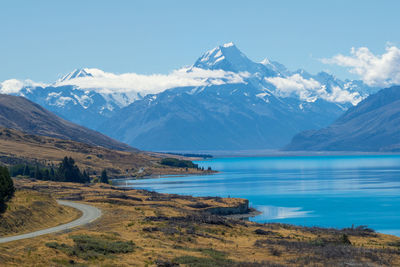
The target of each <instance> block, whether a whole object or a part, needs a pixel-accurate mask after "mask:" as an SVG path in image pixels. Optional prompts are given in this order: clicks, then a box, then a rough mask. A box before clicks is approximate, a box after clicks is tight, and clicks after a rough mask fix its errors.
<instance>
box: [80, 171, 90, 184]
mask: <svg viewBox="0 0 400 267" xmlns="http://www.w3.org/2000/svg"><path fill="white" fill-rule="evenodd" d="M82 179H83V181H84V182H85V183H90V177H89V175H88V174H87V172H86V171H85V170H84V171H83V174H82Z"/></svg>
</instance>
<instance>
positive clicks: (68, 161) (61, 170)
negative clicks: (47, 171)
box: [56, 157, 87, 183]
mask: <svg viewBox="0 0 400 267" xmlns="http://www.w3.org/2000/svg"><path fill="white" fill-rule="evenodd" d="M56 180H57V181H61V182H75V183H85V182H87V181H85V180H84V179H83V177H82V173H81V171H80V170H79V168H78V166H77V165H76V164H75V161H74V160H73V158H71V157H69V158H68V157H64V159H63V161H62V162H61V163H60V165H59V166H58V170H57V175H56Z"/></svg>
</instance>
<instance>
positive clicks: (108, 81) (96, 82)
mask: <svg viewBox="0 0 400 267" xmlns="http://www.w3.org/2000/svg"><path fill="white" fill-rule="evenodd" d="M85 71H86V72H88V73H90V74H92V76H93V77H79V78H75V79H71V80H67V81H62V82H57V84H56V85H57V86H60V85H75V86H78V87H80V88H82V89H89V90H95V91H97V92H100V93H116V92H137V93H141V94H142V95H145V94H150V93H152V94H155V93H159V92H162V91H164V90H166V89H169V88H174V87H181V86H207V85H214V84H215V85H217V84H225V83H244V80H243V78H245V77H249V74H248V73H246V72H243V73H234V72H228V71H223V70H204V69H200V68H183V69H179V70H175V71H173V72H172V73H170V74H167V75H165V74H152V75H142V74H136V73H125V74H113V73H108V72H104V71H102V70H99V69H85Z"/></svg>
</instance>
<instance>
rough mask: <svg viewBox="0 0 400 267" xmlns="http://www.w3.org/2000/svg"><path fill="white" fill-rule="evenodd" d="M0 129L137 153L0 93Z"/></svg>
mask: <svg viewBox="0 0 400 267" xmlns="http://www.w3.org/2000/svg"><path fill="white" fill-rule="evenodd" d="M0 126H2V127H6V128H11V129H16V130H19V131H23V132H26V133H29V134H35V135H41V136H51V137H55V138H59V139H64V140H74V141H78V142H83V143H86V144H91V145H97V146H103V147H107V148H111V149H116V150H129V151H137V149H134V148H132V147H130V146H128V145H126V144H123V143H121V142H119V141H116V140H114V139H112V138H110V137H108V136H105V135H103V134H101V133H99V132H96V131H93V130H90V129H88V128H86V127H83V126H80V125H77V124H75V123H72V122H69V121H66V120H64V119H62V118H60V117H58V116H57V115H55V114H53V113H51V112H50V111H48V110H46V109H44V108H43V107H41V106H39V105H38V104H35V103H33V102H31V101H30V100H28V99H26V98H24V97H21V96H12V95H4V94H0Z"/></svg>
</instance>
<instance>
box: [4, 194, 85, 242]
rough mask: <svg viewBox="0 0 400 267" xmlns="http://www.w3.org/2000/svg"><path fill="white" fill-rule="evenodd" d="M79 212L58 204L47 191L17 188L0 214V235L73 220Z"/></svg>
mask: <svg viewBox="0 0 400 267" xmlns="http://www.w3.org/2000/svg"><path fill="white" fill-rule="evenodd" d="M80 215H81V213H80V212H79V211H77V210H75V209H73V208H70V207H65V206H61V205H58V203H57V202H56V200H55V199H54V198H53V197H51V195H50V194H47V193H39V192H35V191H32V190H29V191H26V190H22V191H21V190H19V191H17V192H16V193H15V196H14V197H13V198H12V199H11V201H10V202H8V203H7V210H6V211H5V212H4V213H3V214H1V215H0V236H9V235H15V234H23V233H27V232H33V231H36V230H39V229H44V228H49V227H53V226H56V225H59V224H63V223H67V222H70V221H73V220H74V219H76V218H77V217H79V216H80Z"/></svg>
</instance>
